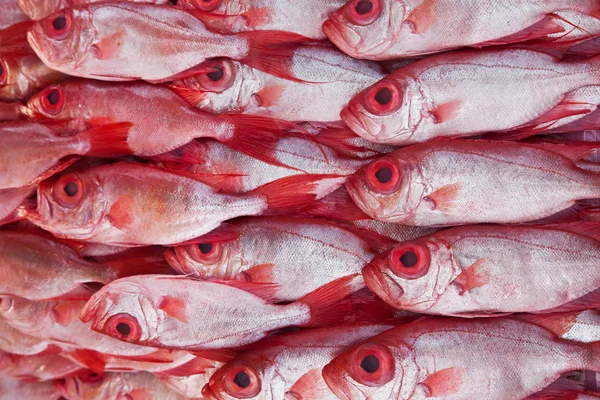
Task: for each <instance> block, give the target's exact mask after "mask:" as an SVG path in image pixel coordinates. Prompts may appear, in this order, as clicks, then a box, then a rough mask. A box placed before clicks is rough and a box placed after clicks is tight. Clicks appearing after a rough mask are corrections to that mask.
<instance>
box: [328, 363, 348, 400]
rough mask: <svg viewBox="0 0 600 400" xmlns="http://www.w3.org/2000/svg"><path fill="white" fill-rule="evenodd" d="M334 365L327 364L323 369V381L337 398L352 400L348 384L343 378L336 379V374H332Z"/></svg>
mask: <svg viewBox="0 0 600 400" xmlns="http://www.w3.org/2000/svg"><path fill="white" fill-rule="evenodd" d="M332 368H333V367H332V365H331V363H330V364H327V365H326V366H325V367H323V370H322V371H321V375H322V376H323V380H324V381H325V383H326V384H327V386H328V387H329V390H331V391H332V392H333V393H334V394H335V395H336V396H337V397H339V398H340V399H342V400H352V394H351V393H350V391H349V390H348V388H347V385H348V382H346V381H344V380H343V379H341V378H338V377H336V375H335V373H333V372H331V369H332Z"/></svg>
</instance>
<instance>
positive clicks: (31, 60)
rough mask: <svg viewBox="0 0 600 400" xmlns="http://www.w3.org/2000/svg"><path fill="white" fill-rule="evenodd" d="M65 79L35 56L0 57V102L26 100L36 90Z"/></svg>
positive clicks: (11, 55)
mask: <svg viewBox="0 0 600 400" xmlns="http://www.w3.org/2000/svg"><path fill="white" fill-rule="evenodd" d="M66 78H67V77H66V76H65V75H63V74H61V73H60V72H58V71H55V70H53V69H50V68H48V67H47V66H46V65H44V63H43V62H42V61H41V60H40V59H39V58H38V57H37V56H36V55H35V54H30V53H23V54H19V53H16V54H2V55H0V101H15V100H26V99H27V98H29V96H31V95H32V94H33V93H35V92H36V91H37V90H38V89H40V88H43V87H44V86H47V85H49V84H51V83H54V82H59V81H62V80H64V79H66Z"/></svg>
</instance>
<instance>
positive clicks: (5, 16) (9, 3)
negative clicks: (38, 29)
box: [0, 0, 29, 29]
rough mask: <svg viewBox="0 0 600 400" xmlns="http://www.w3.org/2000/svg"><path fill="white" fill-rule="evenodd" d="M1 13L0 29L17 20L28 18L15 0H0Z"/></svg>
mask: <svg viewBox="0 0 600 400" xmlns="http://www.w3.org/2000/svg"><path fill="white" fill-rule="evenodd" d="M0 7H1V8H2V15H0V29H5V28H8V27H9V26H11V25H14V24H16V23H18V22H22V21H27V20H28V19H29V18H28V17H27V15H25V14H24V13H23V11H22V10H21V8H20V7H19V5H18V1H17V0H2V1H0Z"/></svg>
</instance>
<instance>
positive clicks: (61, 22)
mask: <svg viewBox="0 0 600 400" xmlns="http://www.w3.org/2000/svg"><path fill="white" fill-rule="evenodd" d="M52 26H53V27H54V29H56V30H57V31H62V30H63V29H65V26H67V17H65V16H64V15H59V16H58V17H56V18H54V21H52Z"/></svg>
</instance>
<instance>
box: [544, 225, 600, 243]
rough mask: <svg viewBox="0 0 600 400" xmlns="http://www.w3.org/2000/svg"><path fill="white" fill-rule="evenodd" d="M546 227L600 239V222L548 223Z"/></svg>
mask: <svg viewBox="0 0 600 400" xmlns="http://www.w3.org/2000/svg"><path fill="white" fill-rule="evenodd" d="M545 227H546V228H552V229H559V230H562V231H567V232H572V233H577V234H579V235H583V236H588V237H591V238H594V239H596V240H598V241H600V222H595V221H577V222H571V223H567V224H556V225H546V226H545Z"/></svg>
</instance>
